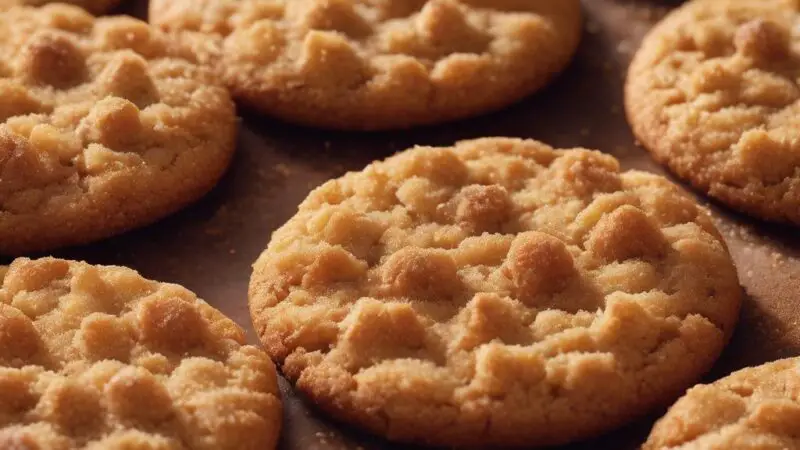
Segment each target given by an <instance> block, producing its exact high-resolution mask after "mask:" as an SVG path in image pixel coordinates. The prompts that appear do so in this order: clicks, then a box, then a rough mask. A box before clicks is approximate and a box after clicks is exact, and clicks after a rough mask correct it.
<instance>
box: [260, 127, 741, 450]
mask: <svg viewBox="0 0 800 450" xmlns="http://www.w3.org/2000/svg"><path fill="white" fill-rule="evenodd" d="M740 296H741V291H740V288H739V284H738V280H737V277H736V272H735V270H734V267H733V264H732V262H731V259H730V256H729V254H728V251H727V249H726V247H725V244H724V243H723V241H722V239H721V238H720V236H719V234H718V232H717V231H716V229H715V228H714V226H713V224H712V222H711V219H710V218H709V216H708V214H707V212H706V211H704V210H703V209H701V208H700V207H698V206H697V205H696V203H695V202H694V201H693V200H692V199H691V198H690V197H689V196H688V195H686V194H685V193H683V192H682V191H681V190H680V189H679V188H678V187H676V186H675V185H674V184H672V183H670V182H669V181H667V180H666V179H664V178H662V177H658V176H655V175H651V174H646V173H642V172H620V169H619V165H618V162H617V161H616V160H615V159H614V158H612V157H610V156H607V155H604V154H602V153H600V152H593V151H588V150H582V149H572V150H554V149H552V148H551V147H549V146H547V145H545V144H542V143H539V142H536V141H523V140H517V139H502V138H490V139H482V140H475V141H465V142H461V143H459V144H457V145H456V146H455V147H449V148H431V147H419V148H415V149H411V150H408V151H405V152H402V153H399V154H397V155H396V156H393V157H391V158H389V159H387V160H385V161H382V162H376V163H374V164H372V165H370V166H368V167H367V168H366V169H364V170H363V171H361V172H354V173H349V174H347V175H345V176H343V177H342V178H340V179H336V180H332V181H329V182H327V183H326V184H324V185H323V186H321V187H319V188H317V189H316V190H315V191H313V192H312V193H311V194H310V195H309V197H308V198H307V199H306V200H305V201H304V202H303V203H302V204H301V205H300V207H299V211H298V213H297V215H296V216H294V217H293V218H292V219H290V220H289V221H288V222H287V223H286V224H285V225H284V226H283V227H281V228H280V229H278V230H277V231H276V232H275V233H274V234H273V236H272V240H271V242H270V244H269V246H268V248H267V249H266V250H265V251H264V253H262V255H261V256H260V258H259V259H258V261H257V262H256V263H255V265H254V272H253V275H252V278H251V281H250V293H249V297H250V311H251V315H252V318H253V323H254V325H255V329H256V331H257V333H258V334H259V336H260V338H261V340H262V342H263V344H264V346H265V348H266V349H267V352H268V353H269V354H270V355H271V356H272V357H273V358H274V359H275V360H276V361H277V362H278V363H279V364H280V365H281V367H282V370H283V372H284V374H285V375H286V376H287V377H288V378H289V379H290V380H291V381H292V382H294V383H295V385H296V386H297V388H298V389H299V390H301V391H302V392H304V393H305V394H307V395H308V396H309V398H310V399H311V400H312V401H313V402H315V403H316V404H318V405H319V406H320V407H321V408H322V409H324V410H326V411H327V412H329V413H330V414H331V415H332V416H333V417H335V418H337V419H340V420H344V421H347V422H350V423H354V424H357V425H359V426H361V427H363V428H366V429H368V430H370V431H372V432H374V433H377V434H381V435H384V436H387V437H389V438H390V439H393V440H399V441H414V442H421V443H425V444H436V445H442V446H453V445H456V446H479V445H484V446H488V447H490V448H491V447H493V446H494V447H496V446H504V445H520V446H533V445H545V444H559V443H565V442H569V441H573V440H576V439H580V438H585V437H588V436H591V435H593V434H596V433H600V432H602V431H606V430H608V429H610V428H613V427H615V426H618V425H620V424H622V423H624V422H625V421H627V420H630V419H632V418H633V417H635V416H637V415H639V414H641V413H643V412H645V411H646V410H648V409H649V408H650V407H651V406H653V405H655V404H657V403H659V402H669V401H671V400H672V399H674V398H677V397H678V395H680V393H681V392H683V390H684V389H686V388H687V387H688V386H690V385H692V384H693V383H695V382H696V381H697V379H698V378H699V376H700V375H701V374H702V373H703V372H704V371H706V370H707V369H708V368H709V367H710V365H711V364H712V363H713V361H714V360H715V359H716V358H717V356H718V354H719V353H720V351H721V349H722V348H723V346H724V344H725V342H726V340H727V338H728V336H729V335H730V333H731V330H732V329H733V327H734V324H735V321H736V319H737V314H738V309H739V304H740Z"/></svg>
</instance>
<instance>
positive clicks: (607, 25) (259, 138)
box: [57, 0, 800, 450]
mask: <svg viewBox="0 0 800 450" xmlns="http://www.w3.org/2000/svg"><path fill="white" fill-rule="evenodd" d="M551 1H560V0H551ZM678 3H680V2H677V1H665V0H662V1H656V0H651V1H645V0H639V1H634V0H585V1H584V11H585V16H586V21H585V24H584V39H583V43H582V44H581V47H580V49H579V51H578V54H577V56H576V58H575V60H574V62H573V63H572V64H571V66H570V67H569V68H568V69H567V70H566V71H565V72H564V74H563V75H562V76H561V77H559V78H558V79H557V80H556V81H555V82H554V83H553V84H552V85H551V86H550V87H548V88H547V89H546V90H544V91H543V92H541V93H539V94H537V95H534V96H532V97H530V98H528V99H526V100H524V101H522V102H521V103H519V104H517V105H515V106H513V107H510V108H508V109H506V110H504V111H501V112H498V113H495V114H491V115H487V116H484V117H481V118H477V119H473V120H467V121H462V122H457V123H453V124H449V125H445V126H437V127H427V128H419V129H414V130H411V131H402V132H390V133H370V134H364V133H336V132H321V131H316V130H312V129H307V128H300V127H295V126H290V125H286V124H283V123H280V122H278V121H275V120H271V119H268V118H265V117H262V116H260V115H258V114H256V113H254V112H252V111H247V110H240V115H241V117H242V121H241V133H240V136H239V141H238V150H237V153H236V156H235V158H234V160H233V164H232V166H231V168H230V170H229V172H228V174H227V175H226V176H225V177H224V179H223V180H222V181H221V182H220V184H219V185H218V186H217V188H216V189H214V191H212V192H211V193H210V194H209V195H208V196H207V197H205V198H204V199H203V200H201V201H200V202H199V203H197V204H195V205H193V206H191V207H189V208H187V209H185V210H183V211H182V212H180V213H178V214H175V215H174V216H172V217H169V218H167V219H166V220H163V221H161V222H159V223H157V224H155V225H153V226H150V227H147V228H144V229H140V230H138V231H134V232H131V233H128V234H126V235H123V236H120V237H118V238H114V239H110V240H107V241H104V242H101V243H98V244H96V245H91V246H86V247H79V248H73V249H68V250H64V251H60V252H58V253H57V256H61V257H67V258H73V259H82V260H87V261H89V262H91V263H96V264H118V265H125V266H130V267H132V268H134V269H136V270H138V271H140V272H141V273H142V274H143V275H144V276H146V277H148V278H154V279H158V280H161V281H169V282H174V283H179V284H182V285H184V286H186V287H187V288H189V289H191V290H193V291H195V292H196V293H197V294H198V295H199V296H200V297H202V298H204V299H205V300H207V301H208V302H209V303H211V304H212V305H214V306H216V307H217V308H219V309H220V310H222V311H223V312H224V313H225V314H227V315H228V316H230V317H232V318H233V319H234V320H236V321H237V322H238V323H239V324H241V325H242V326H243V327H245V328H247V329H248V333H249V334H248V335H249V338H250V339H251V341H252V342H254V343H255V342H256V339H255V336H254V334H253V332H252V328H251V326H250V317H249V314H248V310H247V283H248V279H249V277H250V265H251V263H252V262H253V261H254V260H255V259H256V257H257V256H258V255H259V253H260V252H261V250H262V249H263V248H264V247H265V246H266V244H267V242H268V240H269V238H270V234H271V233H272V231H273V230H275V229H276V228H277V227H279V226H280V225H281V224H282V223H284V222H285V221H286V220H287V219H288V218H289V217H291V216H292V215H293V214H294V212H295V210H296V207H297V205H298V204H299V203H300V201H302V200H303V198H305V196H306V195H307V194H308V192H309V191H310V190H311V189H313V188H314V187H316V186H318V185H319V184H321V183H323V182H324V181H326V180H328V179H329V178H332V177H338V176H340V175H342V174H343V173H344V172H345V171H348V170H359V169H361V168H362V167H364V166H365V165H366V164H368V163H369V162H371V161H372V160H375V159H382V158H385V157H387V156H389V155H391V154H392V153H394V152H396V151H399V150H403V149H405V148H407V147H410V146H413V145H416V144H422V145H450V144H452V143H453V142H455V141H457V140H461V139H468V138H475V137H482V136H516V137H530V138H535V139H539V140H542V141H544V142H547V143H549V144H551V145H553V146H556V147H575V146H583V147H587V148H593V149H599V150H602V151H604V152H607V153H610V154H613V155H614V156H616V157H617V158H619V159H620V160H621V161H622V165H623V166H624V167H626V168H637V169H643V170H648V171H652V172H655V173H660V174H665V172H664V170H663V169H662V168H660V167H659V166H657V165H656V164H655V163H654V162H653V161H652V160H651V159H650V157H649V156H648V154H647V152H646V151H645V150H643V149H641V148H639V147H637V145H636V143H635V141H634V138H633V136H632V134H631V132H630V129H629V127H628V125H627V123H626V121H625V116H624V111H623V108H622V88H623V83H624V74H625V70H626V67H627V64H628V62H629V60H630V57H631V56H632V54H633V52H634V51H635V50H636V47H637V46H638V43H639V41H640V40H641V38H642V36H643V35H644V34H645V33H646V32H647V30H648V29H649V28H650V26H651V25H652V24H653V23H654V22H655V21H657V20H658V19H659V18H660V17H661V16H663V14H664V13H665V12H666V11H668V10H669V9H670V8H672V7H674V6H675V5H677V4H678ZM146 4H147V2H146V1H144V0H142V1H131V2H129V3H128V4H127V5H126V6H125V7H123V8H122V9H121V10H120V11H119V12H122V13H128V14H132V15H136V16H138V17H145V15H146V9H147V6H146ZM699 200H700V201H701V202H703V203H707V200H706V199H704V198H702V197H699ZM709 207H710V208H711V209H712V211H713V212H714V216H715V219H716V221H717V225H718V226H719V228H720V230H721V231H722V233H723V234H724V236H725V238H726V240H727V243H728V245H729V247H730V250H731V253H732V255H733V257H734V259H735V261H736V263H737V266H738V272H739V277H740V280H741V282H742V285H743V286H744V287H745V290H746V292H747V296H746V298H745V301H744V305H743V310H742V316H741V319H740V322H739V325H738V327H737V330H736V332H735V334H734V336H733V338H732V341H731V343H730V345H729V346H728V348H727V349H726V351H725V353H724V354H723V356H722V358H721V359H720V361H719V362H718V364H717V365H716V366H715V367H714V369H713V370H712V372H711V373H710V374H709V375H708V376H707V377H706V381H710V380H713V379H715V378H718V377H720V376H724V375H725V374H727V373H729V372H730V371H732V370H735V369H739V368H742V367H745V366H750V365H755V364H760V363H763V362H766V361H769V360H773V359H777V358H781V357H787V356H793V355H798V354H800V327H797V326H796V325H797V324H798V322H800V308H799V307H798V305H796V304H795V299H796V298H797V297H799V296H798V294H797V293H798V292H800V284H798V283H797V280H798V279H800V262H799V261H800V260H798V259H797V256H798V254H799V253H800V238H798V233H797V232H796V229H795V228H792V227H787V226H778V225H771V224H765V223H762V222H757V221H754V220H752V219H749V218H747V217H744V216H742V215H738V214H735V213H733V212H731V211H729V210H727V209H725V208H724V207H722V206H720V205H716V204H713V203H712V204H709ZM281 390H282V394H283V401H284V405H285V406H284V407H285V415H284V417H285V418H284V426H283V432H282V438H281V443H280V449H282V450H295V449H296V450H349V449H353V450H356V449H358V450H384V449H392V450H394V449H401V448H402V449H412V448H415V447H410V446H407V445H397V444H389V443H386V442H385V441H382V440H381V439H378V438H374V437H370V436H366V435H364V434H362V433H359V432H357V431H355V430H353V429H351V428H348V427H344V426H341V425H339V424H336V423H335V421H333V420H331V419H329V418H327V417H325V416H323V415H322V414H320V413H318V412H316V411H315V410H314V409H313V408H310V407H308V406H307V405H306V404H305V403H304V402H303V400H302V399H301V398H299V397H298V396H297V395H295V394H294V393H292V392H291V390H290V388H289V386H288V384H287V383H285V382H282V385H281ZM665 407H666V405H665ZM661 413H663V410H662V411H655V412H654V413H653V415H652V416H651V417H647V418H643V419H642V420H640V421H639V422H637V423H634V424H632V425H630V426H628V427H626V428H623V429H621V430H618V431H616V432H612V433H610V434H608V435H606V436H603V437H600V438H598V439H596V440H593V441H589V442H584V443H581V444H576V445H572V446H568V447H563V448H564V449H615V450H617V449H621V450H625V449H634V448H637V447H638V445H639V444H640V443H641V442H642V441H643V440H644V438H645V437H646V436H647V433H648V432H649V429H650V427H651V426H652V423H653V420H655V418H657V417H658V416H659V415H660V414H661Z"/></svg>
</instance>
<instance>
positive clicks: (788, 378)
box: [642, 358, 800, 450]
mask: <svg viewBox="0 0 800 450" xmlns="http://www.w3.org/2000/svg"><path fill="white" fill-rule="evenodd" d="M798 398H800V358H790V359H783V360H780V361H775V362H771V363H767V364H764V365H762V366H758V367H750V368H746V369H743V370H740V371H738V372H734V373H733V374H731V375H729V376H727V377H725V378H723V379H721V380H719V381H717V382H715V383H712V384H709V385H698V386H695V387H693V388H692V389H690V390H689V391H688V392H687V393H686V395H685V396H684V397H683V398H681V399H680V400H678V402H677V403H675V405H674V406H672V408H671V409H670V410H669V412H667V414H666V415H665V416H664V417H663V418H662V419H661V420H659V421H658V422H657V423H656V425H655V427H654V428H653V431H652V433H651V434H650V437H649V438H648V440H647V442H646V443H645V444H644V446H643V447H642V448H643V449H644V450H657V449H659V450H666V449H674V450H727V449H742V450H745V449H748V450H756V449H758V450H784V449H793V448H800V436H798V434H797V424H798V423H799V422H800V403H799V402H798Z"/></svg>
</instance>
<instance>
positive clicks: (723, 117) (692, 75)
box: [625, 0, 800, 224]
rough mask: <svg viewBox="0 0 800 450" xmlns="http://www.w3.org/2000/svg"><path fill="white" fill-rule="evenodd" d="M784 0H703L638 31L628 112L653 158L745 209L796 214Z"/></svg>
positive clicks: (792, 30) (799, 62)
mask: <svg viewBox="0 0 800 450" xmlns="http://www.w3.org/2000/svg"><path fill="white" fill-rule="evenodd" d="M798 5H800V4H798V3H797V2H795V1H793V0H704V1H695V2H690V3H688V4H686V5H685V6H683V7H681V8H679V9H677V10H676V11H674V12H672V13H671V14H670V15H669V16H667V17H666V18H665V19H664V20H663V21H662V22H661V23H659V24H658V25H657V26H656V27H655V28H654V29H653V30H652V31H651V32H650V34H649V35H648V36H647V37H646V39H645V40H644V43H643V44H642V47H641V48H640V50H639V51H638V53H637V54H636V56H635V58H634V60H633V63H632V64H631V67H630V70H629V74H628V81H627V85H626V98H625V103H626V108H627V115H628V119H629V121H630V123H631V125H632V127H633V130H634V132H635V134H636V136H637V137H638V139H639V140H640V141H641V142H642V143H643V144H644V146H645V147H647V148H648V149H649V150H650V151H651V152H652V154H653V155H654V156H655V158H656V159H657V160H659V161H660V162H661V163H663V164H665V165H667V166H669V167H670V169H672V170H673V171H674V172H675V173H676V174H677V175H679V176H680V177H682V178H684V179H686V180H688V181H690V182H691V183H692V184H693V185H694V186H695V187H697V188H698V189H701V190H703V191H705V192H707V193H708V194H709V195H710V196H712V197H714V198H716V199H718V200H720V201H722V202H724V203H726V204H728V205H730V206H731V207H733V208H735V209H738V210H740V211H743V212H745V213H748V214H750V215H753V216H756V217H759V218H762V219H767V220H772V221H783V222H793V223H796V224H800V168H799V167H800V156H799V155H800V128H799V126H800V119H798V117H800V114H798V112H800V88H798V84H797V82H798V72H799V71H800V35H799V34H797V33H796V26H795V23H796V21H797V20H799V19H800V11H798V8H799V7H800V6H798Z"/></svg>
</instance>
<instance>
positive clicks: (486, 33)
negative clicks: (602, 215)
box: [150, 0, 581, 129]
mask: <svg viewBox="0 0 800 450" xmlns="http://www.w3.org/2000/svg"><path fill="white" fill-rule="evenodd" d="M580 14H581V13H580V2H579V1H578V0H559V1H552V0H404V1H392V0H200V1H198V0H152V1H151V2H150V21H151V22H152V23H154V24H155V25H157V26H160V27H161V28H163V29H166V30H169V31H175V32H188V33H186V34H184V37H185V38H187V39H188V40H190V41H192V42H193V43H194V45H195V48H196V50H197V51H198V53H199V54H200V55H202V56H203V57H204V58H205V59H206V60H207V61H209V63H210V65H212V66H215V67H216V66H219V67H221V69H222V71H223V72H224V75H225V79H226V80H227V82H228V85H229V86H230V88H231V90H232V91H233V93H234V96H236V97H238V98H239V99H240V100H242V101H243V102H245V103H248V104H250V105H252V106H254V107H255V108H257V109H260V110H261V111H263V112H265V113H267V114H271V115H274V116H276V117H279V118H282V119H285V120H288V121H292V122H298V123H302V124H306V125H311V126H318V127H327V128H344V129H387V128H403V127H410V126H414V125H421V124H429V123H435V122H444V121H448V120H453V119H458V118H463V117H469V116H473V115H476V114H481V113H484V112H489V111H491V110H495V109H498V108H502V107H504V106H507V105H508V104H510V103H513V102H515V101H517V100H520V99H521V98H523V97H524V96H526V95H528V94H530V93H532V92H534V91H536V90H538V89H539V88H541V87H542V86H544V85H545V84H546V83H547V82H549V81H550V80H551V79H552V78H553V77H554V76H555V75H556V74H558V73H559V72H561V70H562V69H563V68H564V67H565V66H566V65H567V63H568V62H569V61H570V59H571V57H572V55H573V53H574V52H575V49H576V48H577V46H578V42H579V40H580V34H581V15H580Z"/></svg>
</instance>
